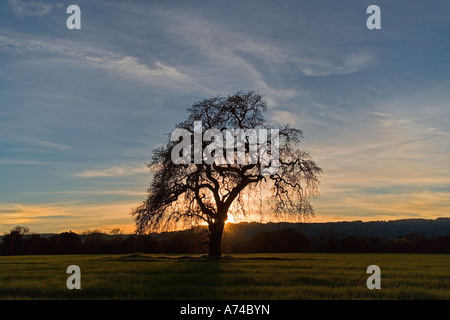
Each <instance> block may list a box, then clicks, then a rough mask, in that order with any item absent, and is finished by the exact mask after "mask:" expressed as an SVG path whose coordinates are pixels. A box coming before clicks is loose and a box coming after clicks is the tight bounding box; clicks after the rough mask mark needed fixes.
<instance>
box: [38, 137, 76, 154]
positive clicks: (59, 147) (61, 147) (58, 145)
mask: <svg viewBox="0 0 450 320" xmlns="http://www.w3.org/2000/svg"><path fill="white" fill-rule="evenodd" d="M31 141H32V142H34V143H36V144H37V145H39V146H42V147H45V148H50V149H57V150H60V151H67V150H70V146H68V145H65V144H61V143H56V142H52V141H46V140H40V139H33V140H31Z"/></svg>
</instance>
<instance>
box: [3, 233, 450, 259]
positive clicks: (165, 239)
mask: <svg viewBox="0 0 450 320" xmlns="http://www.w3.org/2000/svg"><path fill="white" fill-rule="evenodd" d="M223 251H224V253H282V252H286V253H288V252H323V253H450V235H441V236H432V237H426V236H425V235H423V234H421V233H417V232H413V233H407V234H405V235H403V236H398V237H395V238H390V239H388V238H381V237H358V236H352V235H346V236H343V237H341V236H339V234H338V233H337V232H335V231H333V230H331V229H328V230H324V231H322V232H321V233H320V234H318V235H316V236H314V237H307V236H305V235H304V234H302V233H301V232H299V231H297V230H294V229H281V230H276V231H262V232H259V233H257V234H255V235H253V236H251V237H249V238H246V237H243V236H242V235H240V234H239V233H233V232H228V233H227V232H226V233H225V235H224V239H223ZM136 252H140V253H184V254H195V253H197V254H204V253H207V252H208V235H207V229H206V227H196V228H192V229H189V230H185V231H178V232H166V233H161V234H151V235H134V234H132V235H123V234H120V233H117V234H104V233H101V232H99V231H93V232H90V233H85V234H82V235H78V234H76V233H74V232H63V233H60V234H54V235H49V236H44V235H39V234H30V233H29V230H28V228H25V227H16V228H14V229H13V230H11V231H10V232H9V233H8V234H5V235H4V236H3V239H2V242H0V254H1V255H35V254H36V255H43V254H100V253H102V254H114V253H119V254H127V253H136Z"/></svg>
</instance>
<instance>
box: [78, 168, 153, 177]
mask: <svg viewBox="0 0 450 320" xmlns="http://www.w3.org/2000/svg"><path fill="white" fill-rule="evenodd" d="M148 173H149V170H148V168H146V166H145V165H139V166H137V165H136V166H112V167H109V168H105V169H94V170H83V171H81V172H79V173H77V174H76V176H77V177H81V178H100V177H118V176H130V175H135V174H148Z"/></svg>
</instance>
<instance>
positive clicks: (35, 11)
mask: <svg viewBox="0 0 450 320" xmlns="http://www.w3.org/2000/svg"><path fill="white" fill-rule="evenodd" d="M8 2H9V5H10V7H11V9H12V10H13V13H14V14H15V15H16V16H17V17H19V18H22V17H26V16H37V17H41V16H43V15H46V14H47V13H49V12H50V11H51V10H52V9H53V5H51V4H46V3H43V2H42V1H39V2H36V1H26V2H25V1H21V0H8Z"/></svg>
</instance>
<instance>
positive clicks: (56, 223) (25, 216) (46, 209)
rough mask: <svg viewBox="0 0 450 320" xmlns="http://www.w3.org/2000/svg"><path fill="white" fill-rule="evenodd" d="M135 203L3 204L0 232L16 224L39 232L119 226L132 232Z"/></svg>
mask: <svg viewBox="0 0 450 320" xmlns="http://www.w3.org/2000/svg"><path fill="white" fill-rule="evenodd" d="M135 206H136V203H130V202H114V203H108V204H83V203H74V202H58V203H43V204H23V203H21V204H18V203H1V205H0V232H9V231H10V230H11V229H12V228H14V227H15V226H17V225H22V226H26V227H28V228H30V231H31V232H36V233H46V232H54V233H59V232H64V231H68V230H72V231H74V232H78V233H81V232H82V231H84V230H92V229H102V230H104V231H106V230H111V229H113V228H117V227H119V228H120V229H121V230H123V231H124V232H130V233H131V232H133V231H134V223H133V220H132V218H131V216H130V214H129V213H130V212H131V208H133V207H135Z"/></svg>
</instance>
